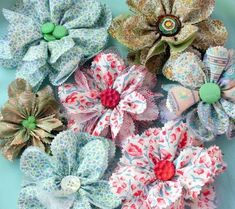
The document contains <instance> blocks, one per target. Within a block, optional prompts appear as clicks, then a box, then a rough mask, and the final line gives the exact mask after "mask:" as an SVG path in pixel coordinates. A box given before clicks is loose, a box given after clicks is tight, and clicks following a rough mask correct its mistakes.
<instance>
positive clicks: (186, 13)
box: [172, 0, 215, 24]
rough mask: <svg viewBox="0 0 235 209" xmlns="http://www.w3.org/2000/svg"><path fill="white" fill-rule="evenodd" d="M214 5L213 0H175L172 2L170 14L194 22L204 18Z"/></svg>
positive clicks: (184, 20)
mask: <svg viewBox="0 0 235 209" xmlns="http://www.w3.org/2000/svg"><path fill="white" fill-rule="evenodd" d="M214 7H215V0H208V1H207V3H206V4H205V2H203V1H201V0H193V1H191V0H190V1H186V2H185V0H177V1H175V2H174V5H173V9H172V14H174V15H175V16H177V17H180V19H181V20H182V21H183V22H187V23H191V24H195V23H199V22H202V21H204V20H206V19H207V18H208V17H209V16H210V15H211V13H212V12H213V10H214Z"/></svg>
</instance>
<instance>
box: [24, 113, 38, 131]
mask: <svg viewBox="0 0 235 209" xmlns="http://www.w3.org/2000/svg"><path fill="white" fill-rule="evenodd" d="M22 125H23V126H24V127H25V128H26V129H28V130H34V129H36V119H35V117H34V116H29V117H28V118H27V119H26V120H23V121H22Z"/></svg>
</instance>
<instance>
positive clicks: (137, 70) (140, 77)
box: [113, 65, 147, 97]
mask: <svg viewBox="0 0 235 209" xmlns="http://www.w3.org/2000/svg"><path fill="white" fill-rule="evenodd" d="M146 73H147V70H146V68H144V67H143V66H138V65H134V66H132V67H131V68H130V69H128V70H127V72H126V73H123V74H122V75H120V76H119V77H118V78H117V79H116V80H115V82H114V84H113V88H114V89H115V90H117V91H118V92H119V93H120V94H121V97H125V96H128V95H129V94H131V93H132V92H134V91H135V90H137V89H138V88H140V87H142V85H143V82H144V80H145V75H146Z"/></svg>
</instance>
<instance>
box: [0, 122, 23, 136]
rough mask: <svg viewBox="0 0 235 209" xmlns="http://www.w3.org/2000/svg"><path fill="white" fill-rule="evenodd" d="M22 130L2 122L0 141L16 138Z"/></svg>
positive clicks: (0, 123)
mask: <svg viewBox="0 0 235 209" xmlns="http://www.w3.org/2000/svg"><path fill="white" fill-rule="evenodd" d="M20 128H21V127H20V126H19V125H16V124H14V123H8V122H3V121H0V139H3V138H10V137H14V135H15V134H16V133H17V132H18V131H19V129H20Z"/></svg>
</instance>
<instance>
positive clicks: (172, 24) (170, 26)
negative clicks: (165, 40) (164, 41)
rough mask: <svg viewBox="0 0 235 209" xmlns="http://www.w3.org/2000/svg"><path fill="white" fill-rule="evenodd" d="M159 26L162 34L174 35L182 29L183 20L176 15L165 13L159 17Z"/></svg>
mask: <svg viewBox="0 0 235 209" xmlns="http://www.w3.org/2000/svg"><path fill="white" fill-rule="evenodd" d="M157 27H158V30H159V32H160V34H161V35H162V36H174V35H176V34H177V33H179V31H180V29H181V22H180V20H179V18H178V17H176V16H174V15H164V16H160V17H159V18H158V22H157Z"/></svg>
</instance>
